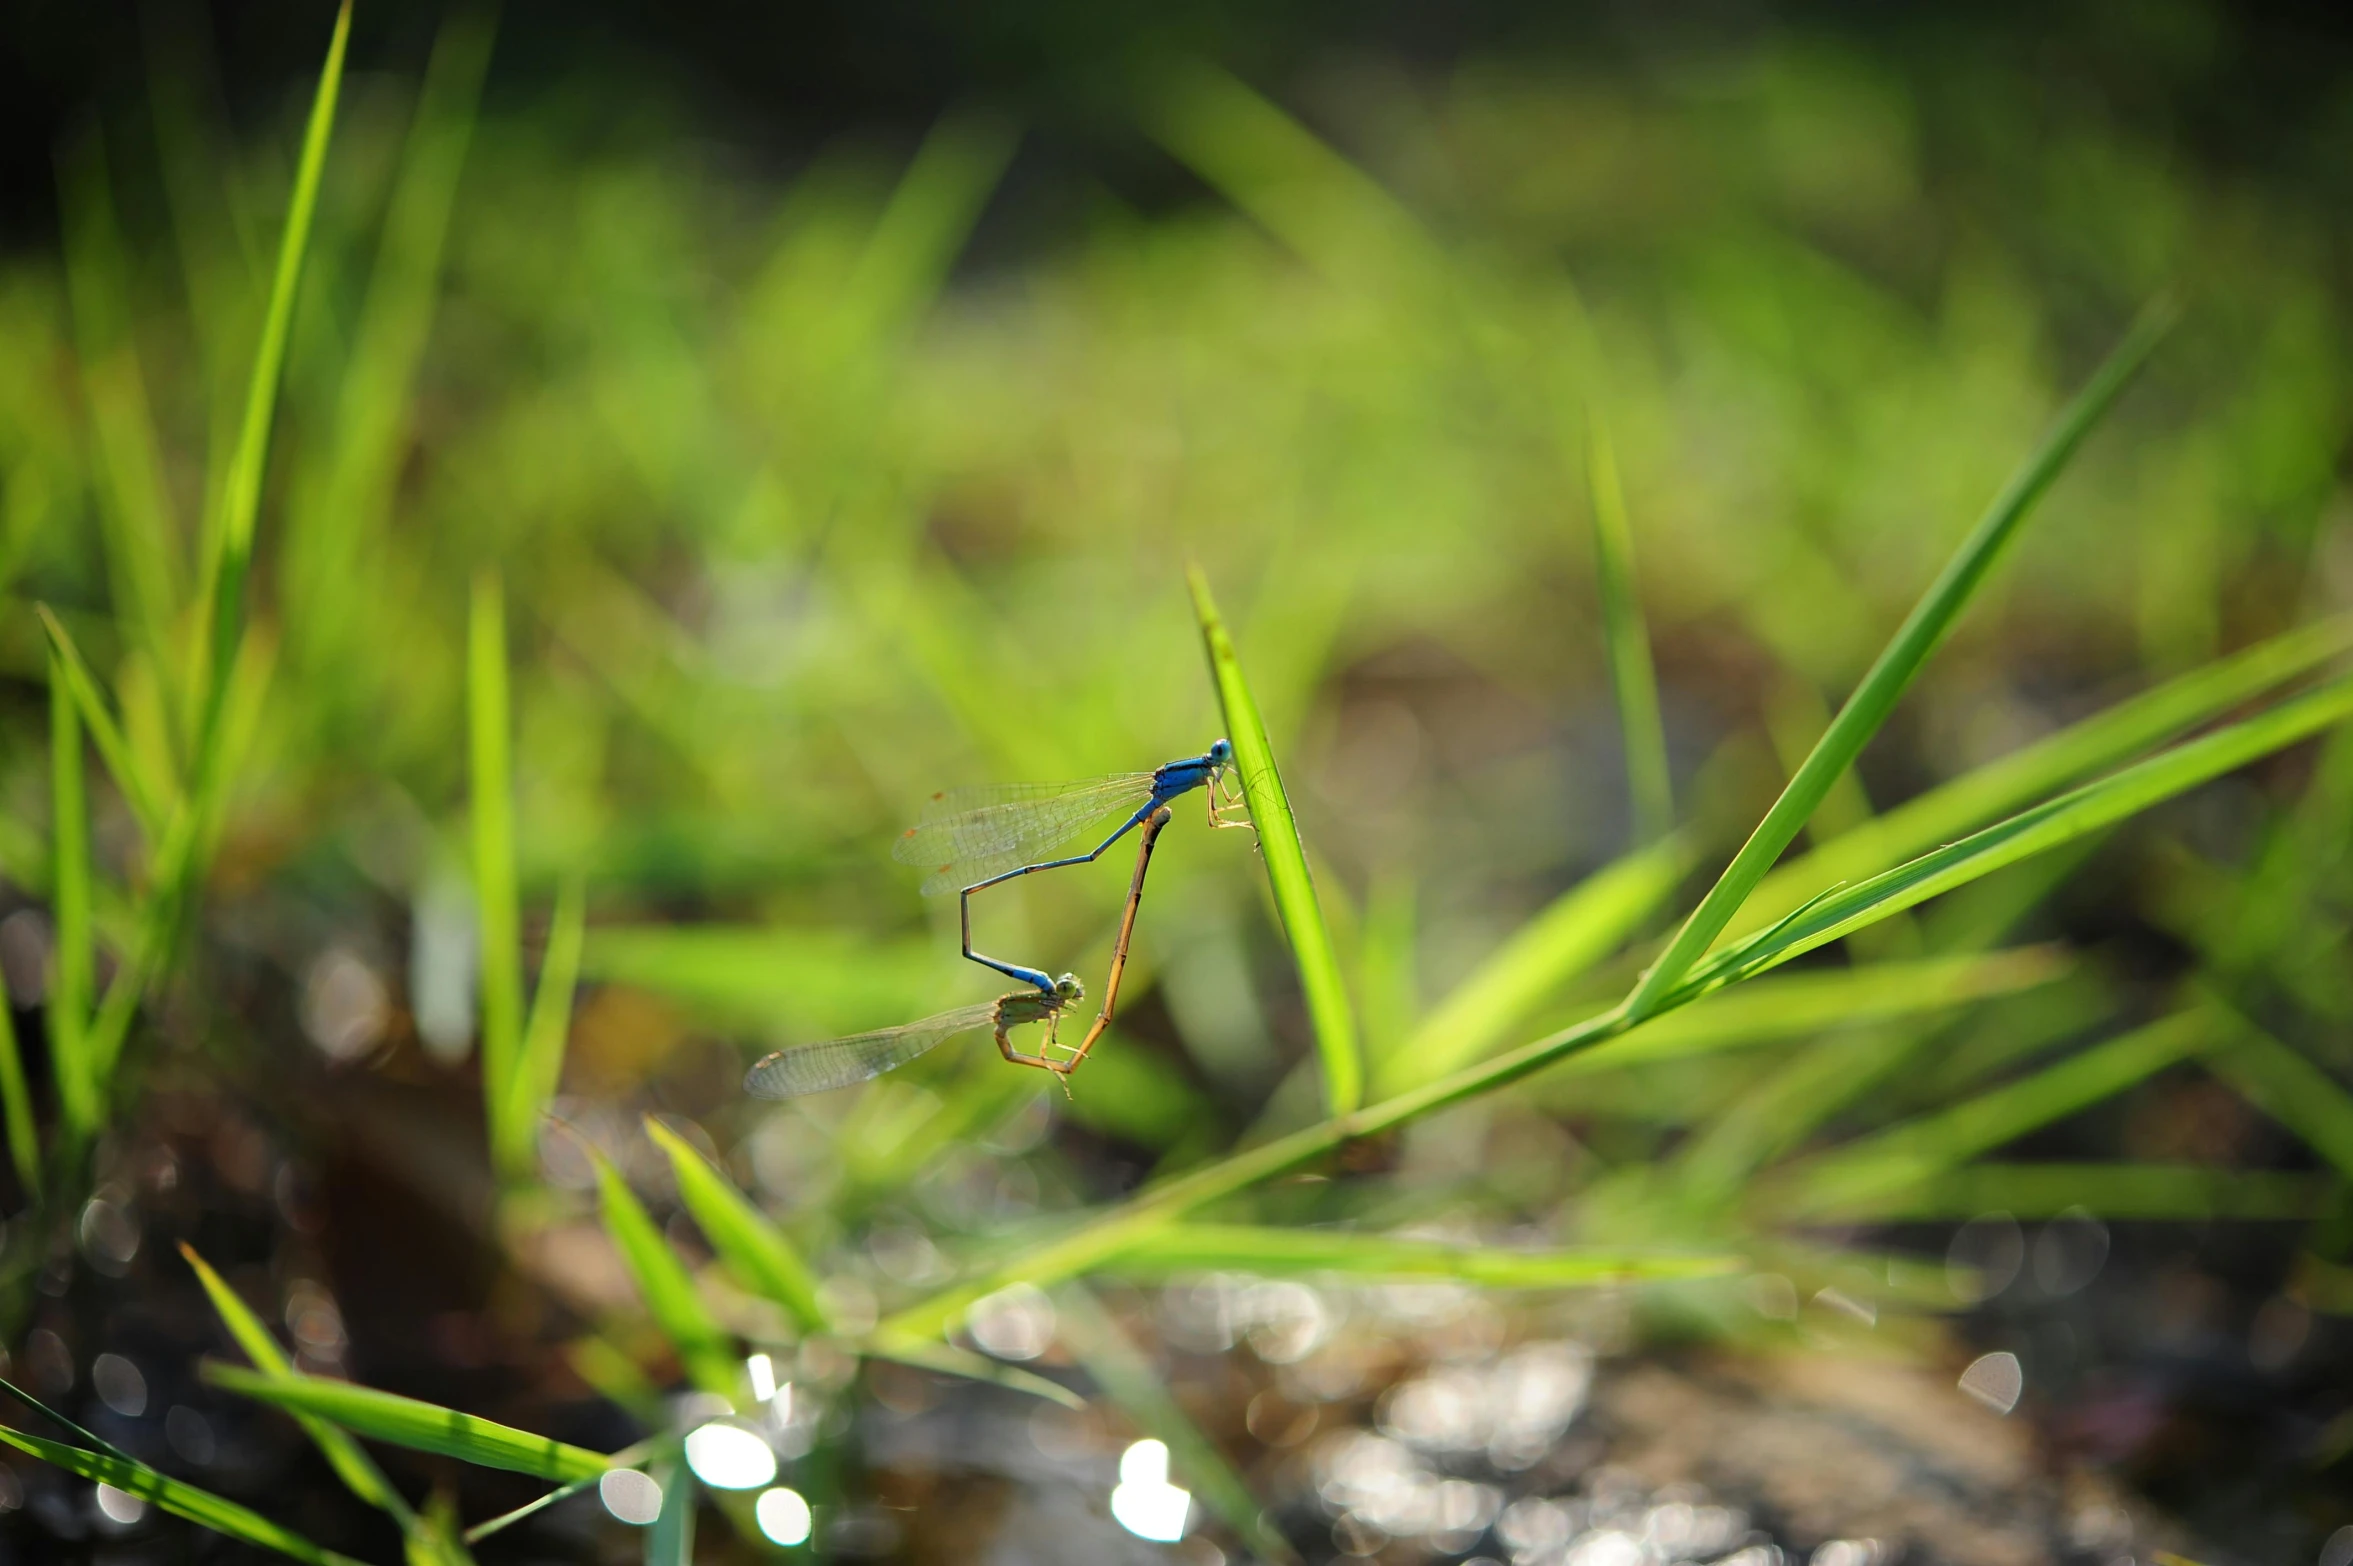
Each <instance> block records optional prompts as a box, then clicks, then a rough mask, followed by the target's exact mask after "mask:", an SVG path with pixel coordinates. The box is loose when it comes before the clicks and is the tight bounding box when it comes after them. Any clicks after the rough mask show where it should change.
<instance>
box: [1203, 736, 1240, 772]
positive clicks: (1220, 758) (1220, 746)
mask: <svg viewBox="0 0 2353 1566" xmlns="http://www.w3.org/2000/svg"><path fill="white" fill-rule="evenodd" d="M1233 764H1234V742H1233V741H1232V740H1225V739H1221V740H1219V741H1218V742H1217V743H1215V744H1214V745H1211V746H1210V747H1209V765H1210V766H1211V767H1213V768H1215V769H1216V770H1217V771H1219V772H1223V771H1224V770H1225V769H1226V768H1228V767H1230V766H1232V765H1233Z"/></svg>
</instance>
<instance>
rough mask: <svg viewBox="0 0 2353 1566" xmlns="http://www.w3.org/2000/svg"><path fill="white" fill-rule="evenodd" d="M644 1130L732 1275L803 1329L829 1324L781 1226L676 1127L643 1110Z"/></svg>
mask: <svg viewBox="0 0 2353 1566" xmlns="http://www.w3.org/2000/svg"><path fill="white" fill-rule="evenodd" d="M645 1133H646V1135H647V1136H650V1137H652V1138H653V1140H654V1145H655V1146H656V1147H659V1148H660V1149H661V1150H662V1151H663V1152H664V1153H666V1154H668V1155H669V1158H670V1168H671V1169H672V1171H674V1172H675V1174H676V1176H677V1179H678V1194H679V1196H680V1197H682V1198H683V1199H684V1200H685V1202H686V1210H687V1211H688V1212H690V1213H692V1214H694V1221H695V1222H696V1224H698V1225H699V1226H701V1228H702V1231H703V1237H704V1238H705V1239H707V1240H709V1241H710V1242H711V1248H712V1249H713V1250H715V1251H717V1252H718V1253H719V1258H720V1260H722V1261H724V1262H725V1263H727V1266H728V1269H729V1270H730V1271H732V1272H733V1273H734V1274H735V1276H736V1278H737V1280H738V1281H739V1282H741V1283H742V1284H743V1285H744V1286H745V1287H746V1288H748V1289H750V1290H751V1291H752V1292H753V1293H755V1294H758V1295H760V1296H761V1297H763V1298H765V1299H771V1300H774V1301H775V1302H776V1303H777V1304H779V1305H781V1306H783V1307H784V1308H785V1309H786V1310H787V1311H789V1312H791V1314H792V1318H793V1320H795V1321H797V1322H799V1323H800V1326H801V1330H802V1331H804V1332H825V1331H829V1330H831V1328H832V1325H833V1323H832V1320H831V1318H830V1317H828V1315H827V1314H826V1310H825V1306H824V1305H823V1303H822V1302H820V1301H819V1299H818V1297H817V1275H816V1274H815V1273H814V1272H812V1271H810V1269H809V1264H808V1263H807V1262H805V1261H803V1260H802V1259H801V1253H800V1252H799V1251H798V1250H796V1249H795V1248H794V1246H793V1243H792V1241H790V1240H789V1239H787V1238H785V1235H784V1231H783V1230H781V1229H779V1228H777V1227H776V1225H775V1224H773V1223H771V1222H770V1221H769V1220H768V1218H767V1217H766V1215H764V1214H763V1213H762V1212H761V1211H760V1210H759V1209H758V1208H756V1207H754V1206H753V1205H752V1202H751V1198H749V1197H747V1196H745V1195H744V1194H743V1192H741V1191H739V1190H737V1189H736V1188H735V1185H734V1182H732V1181H730V1180H729V1179H728V1178H727V1177H726V1176H725V1175H723V1174H721V1173H720V1172H719V1171H718V1170H717V1169H714V1168H713V1167H711V1164H710V1162H709V1160H707V1159H705V1158H704V1157H703V1155H702V1154H701V1153H700V1152H698V1151H696V1150H695V1149H694V1147H692V1146H691V1145H689V1144H688V1142H687V1140H686V1139H685V1138H684V1137H682V1136H680V1135H679V1134H678V1133H677V1132H675V1131H673V1130H671V1129H670V1128H669V1127H668V1126H666V1125H664V1124H662V1123H661V1122H660V1121H659V1120H656V1119H654V1118H653V1117H652V1116H651V1115H648V1116H647V1117H646V1121H645Z"/></svg>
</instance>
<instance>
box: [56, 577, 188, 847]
mask: <svg viewBox="0 0 2353 1566" xmlns="http://www.w3.org/2000/svg"><path fill="white" fill-rule="evenodd" d="M33 612H34V614H36V615H37V616H39V617H40V621H41V629H42V630H43V631H44V632H46V633H47V635H48V637H49V652H50V665H51V668H52V669H53V670H55V672H56V673H57V674H58V675H59V676H60V677H61V678H62V679H63V680H64V681H65V687H66V689H67V690H68V691H69V692H70V693H71V694H72V696H73V699H74V704H75V706H77V707H78V708H80V709H81V717H82V723H83V726H84V727H86V728H88V729H89V731H90V741H91V743H92V744H94V745H96V746H97V747H98V755H99V758H100V759H101V760H103V761H104V762H105V763H106V770H107V772H108V773H109V774H110V775H111V776H112V777H113V778H114V782H115V786H116V787H117V788H119V789H121V790H122V791H123V802H124V803H125V804H127V805H129V806H130V807H131V814H132V815H134V816H136V817H138V818H139V829H140V830H141V831H143V832H145V833H146V834H147V841H148V842H150V843H154V842H156V841H158V840H159V839H160V838H161V837H162V836H163V829H164V821H165V816H166V804H165V799H166V794H165V790H164V789H162V788H159V787H158V785H157V783H156V781H155V780H154V779H153V778H150V777H149V776H148V775H147V769H146V767H145V766H144V765H142V764H141V762H140V760H139V757H138V755H137V754H136V753H135V752H134V751H133V750H132V749H131V747H130V745H129V744H128V743H126V742H125V741H124V739H123V731H122V729H121V728H120V727H119V726H118V725H117V724H116V723H115V721H114V714H113V713H112V712H111V711H110V710H108V708H107V705H106V697H105V696H104V695H103V694H101V693H100V691H99V689H98V682H97V680H96V679H95V678H93V677H92V675H91V673H90V666H89V665H88V664H86V663H84V662H83V661H82V654H81V650H80V649H79V648H77V647H76V646H75V645H74V639H73V633H71V632H70V631H68V630H67V629H66V628H65V623H64V622H63V621H61V620H59V619H58V618H57V616H56V615H55V614H53V613H51V612H50V609H49V606H48V605H47V604H37V605H35V606H34V609H33Z"/></svg>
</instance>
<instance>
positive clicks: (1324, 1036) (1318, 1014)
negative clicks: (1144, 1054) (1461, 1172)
mask: <svg viewBox="0 0 2353 1566" xmlns="http://www.w3.org/2000/svg"><path fill="white" fill-rule="evenodd" d="M1189 574H1190V576H1191V579H1192V584H1193V607H1194V609H1195V611H1196V612H1197V613H1198V614H1199V616H1200V620H1201V637H1202V641H1203V642H1204V643H1205V644H1206V646H1207V647H1208V650H1209V672H1210V675H1211V677H1212V678H1213V679H1214V680H1215V681H1216V684H1217V699H1218V705H1219V706H1220V707H1221V708H1222V709H1223V710H1224V713H1225V721H1226V735H1227V737H1228V738H1229V739H1231V740H1232V741H1233V746H1234V770H1235V772H1236V773H1237V774H1238V775H1239V776H1240V778H1241V781H1242V795H1243V797H1244V798H1245V799H1247V800H1248V801H1249V803H1250V822H1251V825H1252V826H1253V827H1255V828H1256V829H1257V832H1258V846H1259V851H1260V854H1261V856H1262V857H1263V858H1264V859H1265V860H1266V877H1267V880H1268V882H1269V883H1270V884H1271V885H1272V886H1273V888H1274V899H1275V912H1276V913H1277V914H1278V915H1279V916H1280V917H1281V919H1282V921H1283V934H1284V935H1285V936H1286V937H1287V938H1288V939H1289V940H1290V943H1291V959H1292V961H1293V962H1294V963H1295V964H1296V965H1297V966H1298V969H1299V987H1300V990H1301V991H1302V992H1303V993H1304V994H1305V996H1306V998H1307V1015H1308V1019H1309V1021H1310V1022H1312V1023H1313V1024H1314V1027H1315V1047H1316V1055H1317V1058H1318V1059H1319V1061H1320V1062H1321V1063H1322V1066H1323V1075H1324V1104H1325V1107H1326V1108H1327V1109H1328V1110H1329V1112H1330V1113H1332V1114H1336V1115H1339V1114H1346V1113H1347V1112H1348V1111H1350V1110H1352V1109H1354V1108H1355V1107H1356V1106H1357V1105H1358V1104H1360V1103H1362V1102H1363V1101H1364V1065H1363V1061H1362V1060H1361V1058H1360V1057H1359V1056H1358V1054H1357V1048H1356V1021H1355V1018H1354V1017H1353V1016H1352V1015H1351V1014H1350V1011H1349V1005H1348V987H1347V985H1346V984H1345V983H1344V982H1342V980H1341V978H1340V962H1339V958H1338V957H1337V956H1336V955H1335V954H1334V953H1333V950H1332V934H1331V931H1330V930H1329V929H1328V928H1327V927H1326V926H1325V924H1324V915H1323V909H1322V908H1321V907H1320V906H1319V905H1318V904H1317V903H1316V900H1315V881H1314V879H1313V878H1312V877H1311V876H1310V875H1309V874H1308V870H1307V850H1306V849H1305V847H1304V846H1302V845H1301V843H1300V841H1299V823H1298V821H1297V820H1296V819H1295V818H1294V817H1293V816H1292V814H1291V801H1290V799H1289V798H1288V797H1287V796H1286V795H1285V794H1284V792H1283V780H1282V777H1281V775H1280V774H1278V773H1277V772H1276V771H1275V757H1274V746H1273V745H1272V744H1271V743H1270V742H1269V741H1268V739H1267V737H1266V722H1265V720H1264V719H1262V718H1261V717H1260V716H1259V712H1258V703H1257V701H1256V700H1255V699H1254V698H1253V697H1252V696H1251V694H1250V685H1249V682H1248V680H1246V679H1245V678H1244V677H1243V674H1242V663H1241V660H1240V658H1238V657H1237V656H1236V655H1235V653H1234V643H1233V638H1232V637H1230V636H1229V635H1227V634H1226V627H1225V621H1224V620H1222V619H1220V618H1219V617H1218V612H1217V604H1216V603H1215V602H1214V601H1213V600H1212V599H1211V598H1210V596H1209V580H1208V578H1207V577H1205V576H1203V575H1202V574H1201V572H1200V570H1199V569H1198V568H1195V569H1194V570H1192V571H1191V572H1190V573H1189Z"/></svg>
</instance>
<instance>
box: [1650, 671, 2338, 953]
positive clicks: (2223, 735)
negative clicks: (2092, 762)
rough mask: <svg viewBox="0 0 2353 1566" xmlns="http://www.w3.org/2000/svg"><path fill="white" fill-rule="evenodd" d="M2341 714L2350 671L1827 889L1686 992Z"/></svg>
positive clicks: (1987, 869) (2098, 824) (1817, 941)
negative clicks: (1931, 850) (2029, 807)
mask: <svg viewBox="0 0 2353 1566" xmlns="http://www.w3.org/2000/svg"><path fill="white" fill-rule="evenodd" d="M2348 717H2353V676H2346V677H2342V678H2339V679H2337V680H2334V681H2331V682H2330V683H2329V684H2326V685H2321V686H2317V687H2315V688H2314V689H2312V690H2309V691H2306V692H2305V693H2304V694H2303V695H2301V696H2294V697H2290V698H2289V699H2288V700H2286V701H2284V702H2281V703H2280V704H2279V705H2278V706H2276V707H2273V708H2271V709H2270V710H2269V711H2267V712H2263V713H2259V714H2257V715H2256V716H2254V717H2252V718H2248V719H2245V720H2243V721H2242V722H2239V723H2234V724H2232V725H2231V726H2230V727H2228V728H2224V729H2217V730H2215V731H2214V732H2213V733H2211V734H2206V735H2202V736H2200V737H2199V738H2197V739H2194V740H2191V741H2189V742H2188V743H2187V744H2183V745H2177V746H2175V747H2174V748H2173V749H2172V750H2169V751H2166V752H2165V753H2163V754H2162V755H2157V756H2152V757H2150V758H2149V759H2148V760H2147V761H2144V762H2141V763H2140V764H2139V765H2137V766H2132V767H2127V768H2126V769H2125V770H2124V771H2122V772H2119V773H2116V774H2115V775H2114V776H2112V777H2106V778H2102V779H2101V780H2100V781H2099V782H2097V783H2092V784H2087V785H2086V786H2084V787H2082V788H2079V789H2076V790H2075V791H2073V792H2072V793H2068V794H2062V795H2060V796H2059V797H2058V798H2057V799H2054V800H2050V801H2047V802H2046V803H2044V804H2041V805H2037V806H2036V807H2034V808H2033V809H2032V810H2027V811H2022V812H2020V813H2019V814H2017V815H2015V816H2012V817H2011V818H2010V819H2009V820H2007V821H2003V822H1998V823H1996V824H1995V825H1993V826H1990V827H1987V828H1985V829H1984V830H1983V831H1981V832H1976V833H1973V834H1971V835H1970V836H1968V837H1965V838H1963V839H1961V840H1960V841H1959V842H1957V843H1953V844H1950V845H1948V846H1946V847H1944V848H1940V849H1938V850H1937V851H1936V852H1934V853H1931V854H1923V855H1921V856H1920V857H1919V858H1917V859H1915V860H1913V861H1911V862H1910V863H1909V864H1904V865H1899V866H1897V867H1896V868H1895V869H1893V870H1890V871H1888V872H1886V873H1885V874H1884V875H1877V876H1873V877H1872V878H1871V879H1870V880H1868V881H1865V882H1863V883H1862V884H1861V885H1860V886H1850V887H1844V888H1841V889H1839V890H1838V891H1835V892H1831V893H1827V894H1825V895H1823V896H1822V897H1820V898H1818V899H1817V900H1816V901H1815V902H1814V904H1813V905H1811V906H1809V907H1807V908H1804V909H1802V910H1801V911H1800V912H1799V913H1798V914H1796V915H1794V916H1792V917H1790V918H1788V919H1786V920H1784V921H1783V922H1782V923H1781V924H1779V925H1776V926H1774V927H1773V928H1772V929H1770V930H1768V931H1765V932H1763V933H1762V934H1760V935H1757V936H1752V937H1750V938H1749V939H1748V940H1747V941H1746V942H1743V943H1741V944H1739V945H1735V946H1731V947H1727V948H1725V949H1724V950H1723V951H1721V952H1719V953H1717V954H1716V955H1715V956H1714V957H1711V958H1710V959H1709V960H1708V961H1707V962H1706V963H1705V964H1702V965H1701V966H1700V967H1699V968H1698V969H1697V970H1695V971H1694V972H1693V973H1692V974H1691V976H1690V979H1689V980H1688V981H1687V983H1686V986H1685V988H1686V989H1689V988H1693V987H1701V988H1704V987H1705V986H1707V985H1709V984H1713V983H1719V982H1723V981H1724V980H1725V979H1726V978H1727V977H1729V976H1731V975H1733V974H1739V975H1741V976H1748V975H1753V974H1756V973H1760V972H1762V971H1764V970H1765V969H1766V968H1769V967H1771V966H1773V965H1775V964H1777V963H1783V962H1787V961H1789V960H1790V959H1791V958H1793V957H1797V956H1801V955H1803V954H1804V953H1806V952H1810V951H1812V950H1814V949H1815V948H1816V947H1819V946H1824V945H1827V944H1828V943H1830V942H1832V941H1835V940H1837V939H1839V938H1840V937H1841V936H1843V935H1846V934H1848V933H1849V932H1851V931H1853V930H1857V929H1860V928H1862V927H1863V926H1865V925H1867V924H1871V923H1873V922H1875V921H1877V920H1880V919H1884V918H1886V917H1887V916H1888V915H1889V914H1892V913H1896V912H1899V911H1900V910H1902V909H1905V908H1910V907H1912V906H1913V905H1915V904H1917V903H1923V902H1926V901H1927V900H1928V899H1929V898H1932V897H1937V896H1940V895H1942V894H1943V893H1946V892H1949V891H1951V890H1953V889H1954V888H1955V887H1958V886H1964V885H1966V884H1968V883H1969V882H1971V881H1975V880H1977V879H1979V878H1980V877H1982V876H1987V875H1991V874H1992V873H1993V872H1994V871H1996V870H2000V869H2003V868H2005V867H2007V866H2009V865H2013V864H2016V863H2017V862H2018V861H2020V860H2022V859H2026V858H2028V857H2030V856H2032V855H2035V854H2039V853H2044V852H2047V851H2048V850H2050V849H2053V848H2057V847H2059V846H2060V845H2061V844H2064V843H2069V842H2072V841H2074V840H2075V839H2077V838H2080V837H2082V836H2084V835H2085V834H2087V833H2090V832H2097V831H2099V830H2101V829H2102V828H2103V827H2108V826H2112V825H2114V824H2115V823H2116V822H2119V821H2122V820H2124V819H2125V818H2126V817H2128V816H2132V815H2137V814H2138V813H2139V812H2141V811H2144V810H2146V809H2148V808H2149V807H2150V806H2152V805H2155V804H2157V803H2159V802H2161V801H2163V800H2166V799H2170V798H2172V797H2173V796H2174V795H2176V794H2179V793H2182V792H2184V791H2186V790H2188V789H2191V788H2195V787H2196V786H2198V785H2199V784H2201V783H2205V782H2209V781H2211V780H2212V779H2214V778H2217V777H2220V776H2221V775H2222V774H2224V773H2226V772H2230V771H2232V770H2234V769H2236V768H2239V767H2242V766H2245V765H2246V764H2247V763H2248V762H2250V761H2253V760H2256V759H2257V758H2259V757H2262V756H2266V755H2269V754H2270V753H2271V752H2273V751H2276V750H2281V749H2284V748H2285V747H2287V746H2289V745H2293V744H2296V743H2297V742H2298V741H2301V740H2305V739H2309V738H2310V737H2311V736H2312V735H2314V734H2316V733H2319V732H2320V731H2321V730H2322V729H2325V728H2328V727H2330V726H2331V725H2334V724H2337V723H2342V722H2343V721H2345V719H2346V718H2348Z"/></svg>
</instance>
